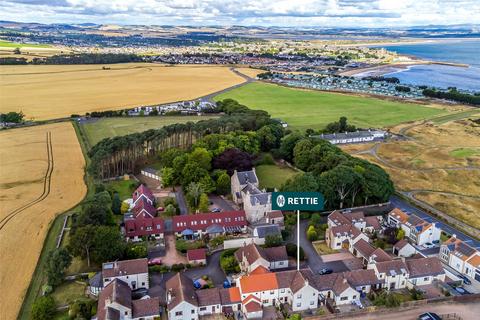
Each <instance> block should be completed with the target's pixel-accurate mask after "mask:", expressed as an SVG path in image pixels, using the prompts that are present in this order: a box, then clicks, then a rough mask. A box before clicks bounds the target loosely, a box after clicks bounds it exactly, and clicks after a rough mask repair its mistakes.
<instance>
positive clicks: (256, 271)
mask: <svg viewBox="0 0 480 320" xmlns="http://www.w3.org/2000/svg"><path fill="white" fill-rule="evenodd" d="M269 272H270V271H269V270H268V269H267V268H265V267H264V266H262V265H259V266H258V267H256V268H255V269H253V270H252V272H250V274H262V273H269Z"/></svg>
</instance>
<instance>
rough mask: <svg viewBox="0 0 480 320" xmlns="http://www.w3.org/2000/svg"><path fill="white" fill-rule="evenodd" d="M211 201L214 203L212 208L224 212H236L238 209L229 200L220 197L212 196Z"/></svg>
mask: <svg viewBox="0 0 480 320" xmlns="http://www.w3.org/2000/svg"><path fill="white" fill-rule="evenodd" d="M210 201H212V203H213V204H212V207H216V208H219V209H221V210H222V211H235V210H236V209H235V208H234V207H233V206H232V204H230V203H229V202H228V201H227V200H225V199H223V198H222V197H220V196H216V195H211V196H210Z"/></svg>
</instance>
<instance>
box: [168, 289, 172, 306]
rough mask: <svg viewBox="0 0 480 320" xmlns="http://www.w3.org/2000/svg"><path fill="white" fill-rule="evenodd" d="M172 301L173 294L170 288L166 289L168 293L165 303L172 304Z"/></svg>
mask: <svg viewBox="0 0 480 320" xmlns="http://www.w3.org/2000/svg"><path fill="white" fill-rule="evenodd" d="M172 299H173V293H172V288H170V289H168V292H167V303H170V302H172Z"/></svg>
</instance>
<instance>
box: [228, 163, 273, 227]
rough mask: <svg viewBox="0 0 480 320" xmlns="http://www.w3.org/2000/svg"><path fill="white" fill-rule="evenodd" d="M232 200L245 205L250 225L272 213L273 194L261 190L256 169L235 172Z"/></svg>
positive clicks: (232, 180)
mask: <svg viewBox="0 0 480 320" xmlns="http://www.w3.org/2000/svg"><path fill="white" fill-rule="evenodd" d="M230 182H231V190H232V198H233V201H234V202H235V203H236V204H243V210H244V211H245V213H246V216H247V220H248V221H249V222H250V223H254V222H257V221H259V220H261V219H264V218H266V215H267V213H269V212H271V211H272V194H271V193H270V192H266V191H265V190H260V189H259V182H258V177H257V174H256V173H255V168H253V169H252V170H249V171H241V172H238V171H236V170H235V171H234V173H233V175H232V177H231V179H230Z"/></svg>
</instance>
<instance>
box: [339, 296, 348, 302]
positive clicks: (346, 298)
mask: <svg viewBox="0 0 480 320" xmlns="http://www.w3.org/2000/svg"><path fill="white" fill-rule="evenodd" d="M345 300H348V297H341V298H340V301H345Z"/></svg>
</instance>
